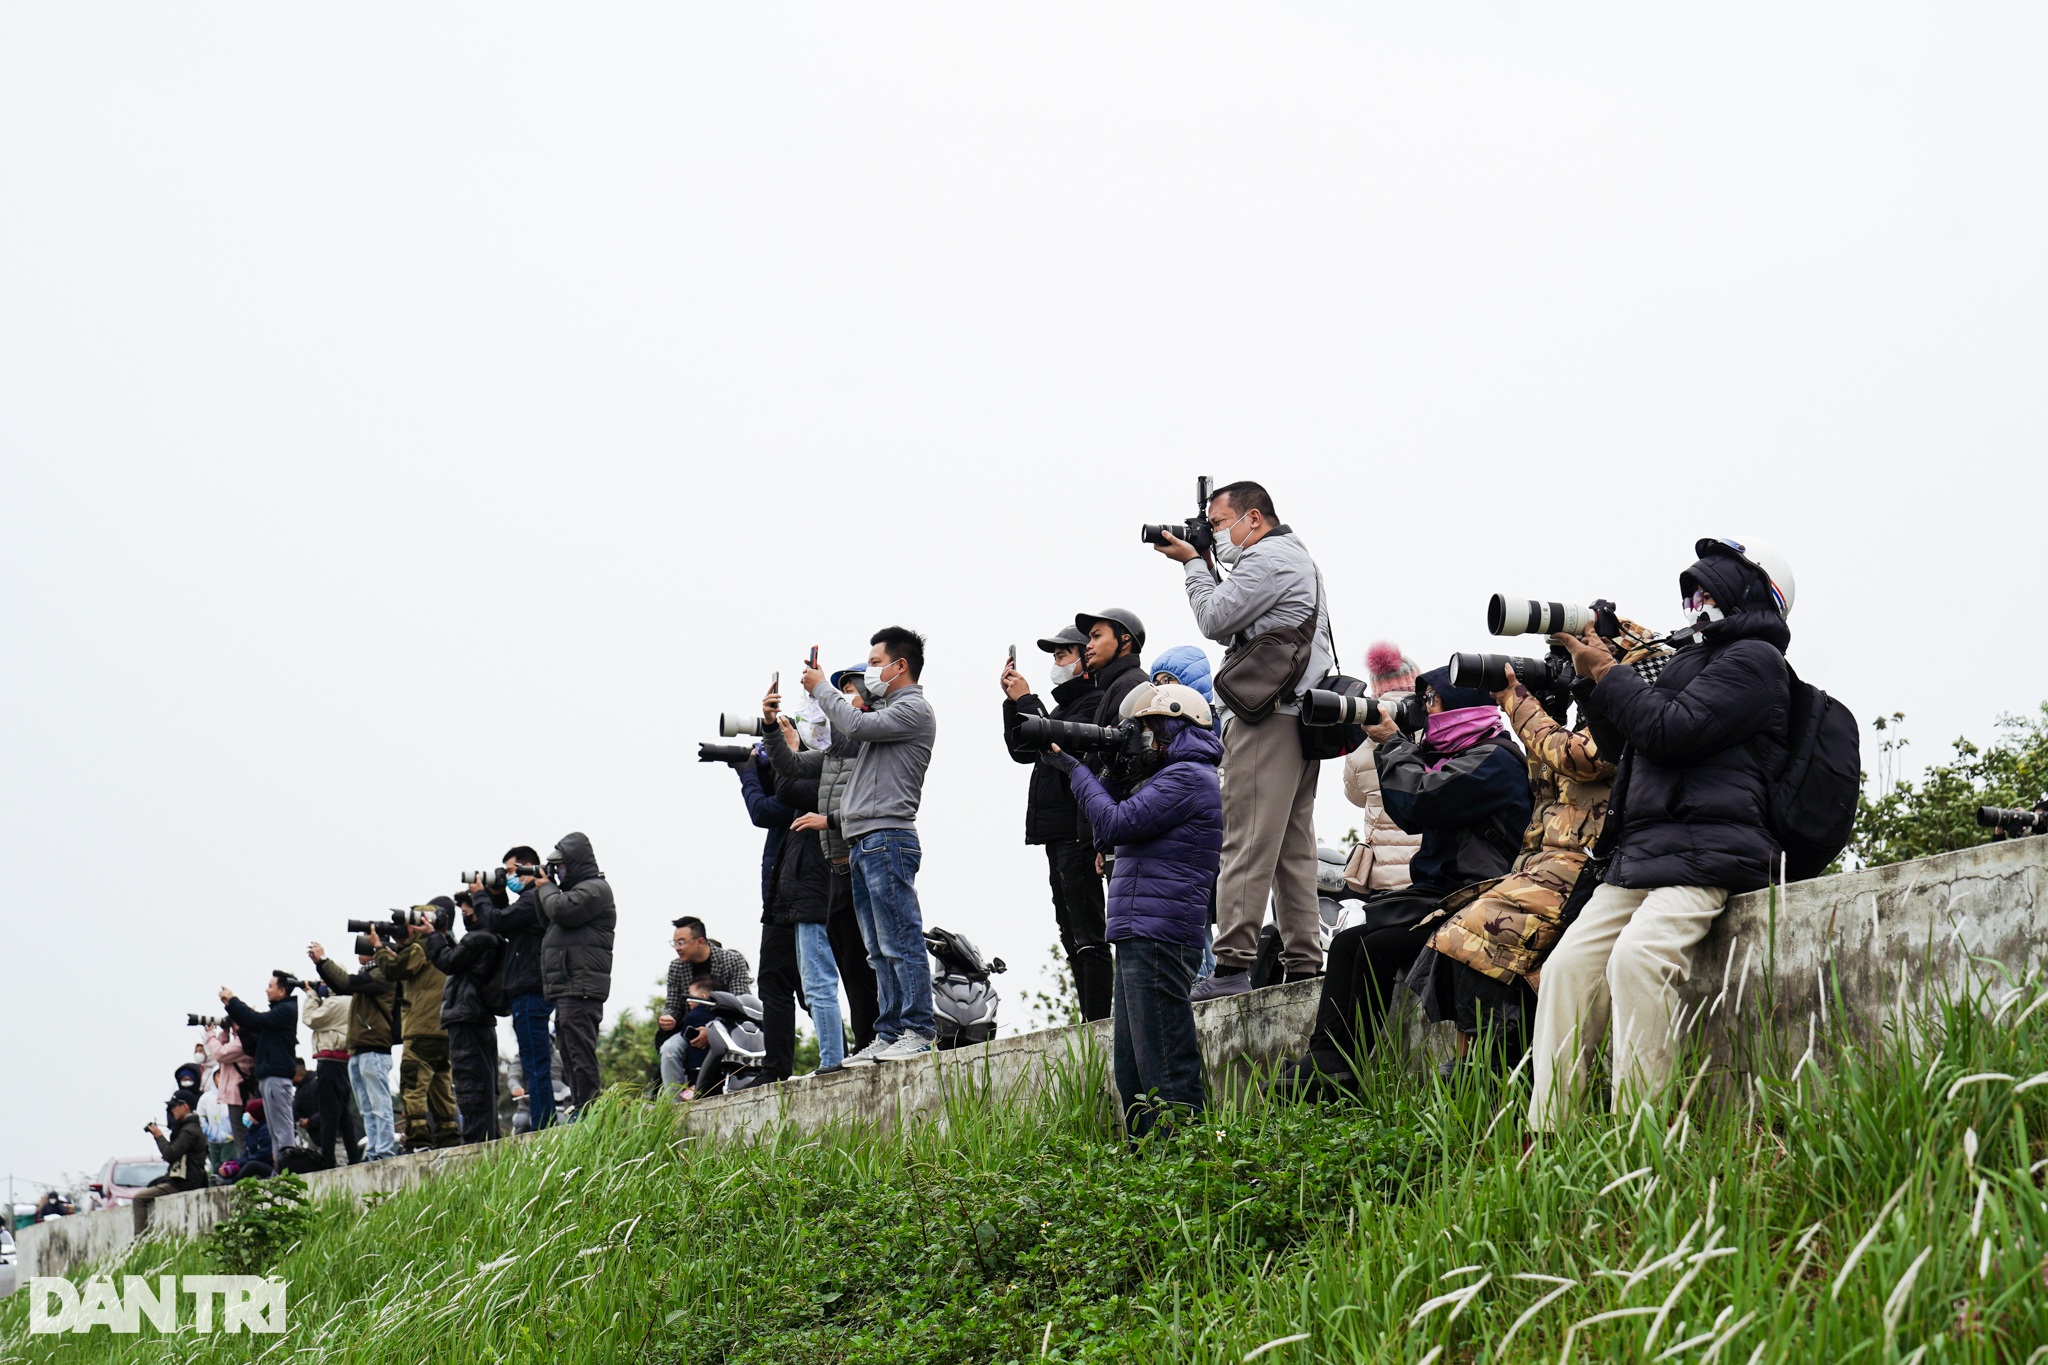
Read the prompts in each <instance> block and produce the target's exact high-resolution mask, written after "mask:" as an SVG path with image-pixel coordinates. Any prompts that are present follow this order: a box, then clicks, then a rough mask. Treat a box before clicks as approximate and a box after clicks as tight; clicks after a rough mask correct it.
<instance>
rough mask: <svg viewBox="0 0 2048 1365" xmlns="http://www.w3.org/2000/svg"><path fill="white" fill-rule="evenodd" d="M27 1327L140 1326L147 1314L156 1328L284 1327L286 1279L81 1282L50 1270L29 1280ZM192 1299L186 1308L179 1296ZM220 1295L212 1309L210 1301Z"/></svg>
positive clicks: (189, 1277) (34, 1329) (166, 1277)
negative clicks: (117, 1283) (116, 1285)
mask: <svg viewBox="0 0 2048 1365" xmlns="http://www.w3.org/2000/svg"><path fill="white" fill-rule="evenodd" d="M28 1293H29V1299H28V1330H29V1331H31V1332H90V1331H91V1330H92V1329H93V1328H95V1327H105V1328H106V1329H108V1330H109V1331H112V1332H124V1333H125V1332H140V1331H141V1330H142V1323H143V1321H144V1320H145V1319H147V1320H148V1322H149V1325H150V1326H152V1327H154V1328H155V1329H156V1330H157V1331H159V1332H177V1331H181V1330H185V1329H186V1327H187V1325H188V1324H189V1327H190V1330H192V1331H195V1332H271V1333H274V1332H282V1331H283V1330H284V1281H283V1280H273V1279H264V1278H263V1277H261V1276H258V1275H186V1276H183V1277H182V1280H181V1277H179V1276H177V1275H159V1276H158V1277H157V1278H156V1280H155V1281H154V1282H152V1281H150V1280H146V1279H144V1278H143V1277H142V1276H140V1275H124V1276H122V1277H121V1288H120V1290H119V1291H118V1292H117V1291H116V1290H115V1288H114V1282H113V1281H112V1280H111V1279H109V1278H107V1277H106V1276H104V1275H95V1276H93V1277H92V1278H90V1279H88V1280H87V1281H86V1282H85V1283H84V1284H81V1285H77V1286H74V1285H73V1284H72V1283H71V1281H69V1280H66V1279H60V1278H55V1277H49V1276H40V1275H39V1276H34V1277H32V1278H31V1279H30V1280H29V1282H28ZM184 1299H190V1300H191V1305H190V1308H189V1311H181V1310H182V1309H184V1308H185V1304H184V1303H183V1302H182V1300H184ZM216 1299H218V1300H219V1301H220V1302H219V1311H218V1312H217V1313H216V1311H215V1304H214V1301H215V1300H216Z"/></svg>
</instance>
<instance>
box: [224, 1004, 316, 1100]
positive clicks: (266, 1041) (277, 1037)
mask: <svg viewBox="0 0 2048 1365" xmlns="http://www.w3.org/2000/svg"><path fill="white" fill-rule="evenodd" d="M228 1018H230V1019H232V1020H234V1021H235V1023H237V1024H239V1025H240V1026H241V1029H242V1046H243V1047H244V1048H246V1049H248V1052H249V1055H250V1056H251V1057H253V1058H255V1061H256V1068H255V1070H254V1071H252V1072H251V1073H250V1076H251V1078H252V1079H254V1080H259V1081H262V1080H269V1079H271V1078H272V1077H282V1078H283V1079H285V1080H290V1079H291V1078H292V1071H293V1061H294V1060H295V1058H296V1055H297V1053H298V1050H299V1002H298V1001H296V1000H294V999H292V998H291V997H290V996H289V995H287V996H286V997H285V998H284V999H282V1000H280V1001H278V1002H277V1003H276V1004H274V1005H271V1006H270V1007H269V1008H268V1009H265V1010H261V1011H258V1010H256V1009H253V1008H251V1007H250V1006H249V1005H248V1004H246V1003H244V1002H243V1001H242V1000H241V999H240V998H236V999H233V1000H230V1001H228Z"/></svg>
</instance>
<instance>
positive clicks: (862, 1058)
mask: <svg viewBox="0 0 2048 1365" xmlns="http://www.w3.org/2000/svg"><path fill="white" fill-rule="evenodd" d="M891 1046H893V1040H891V1039H888V1038H877V1039H875V1041H873V1042H872V1043H869V1044H868V1045H867V1046H866V1047H864V1048H862V1049H861V1050H860V1051H858V1052H856V1053H854V1054H853V1055H852V1056H850V1057H848V1058H847V1059H846V1060H845V1061H843V1062H841V1063H840V1064H839V1065H841V1066H842V1067H847V1066H873V1065H874V1064H875V1058H876V1057H878V1056H880V1055H881V1054H882V1051H883V1049H885V1048H888V1047H891Z"/></svg>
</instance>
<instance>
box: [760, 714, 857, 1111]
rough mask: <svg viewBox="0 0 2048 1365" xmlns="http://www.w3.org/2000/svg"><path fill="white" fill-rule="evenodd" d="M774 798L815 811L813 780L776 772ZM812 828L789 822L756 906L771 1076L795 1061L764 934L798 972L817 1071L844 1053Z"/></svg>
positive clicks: (789, 1015)
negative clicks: (763, 899) (815, 1044)
mask: <svg viewBox="0 0 2048 1365" xmlns="http://www.w3.org/2000/svg"><path fill="white" fill-rule="evenodd" d="M777 728H778V729H780V730H781V731H782V734H783V738H784V740H785V741H786V742H787V743H789V744H791V745H794V744H796V743H797V742H798V741H797V735H796V731H795V728H794V727H793V726H791V725H790V723H789V721H788V720H787V719H784V720H782V721H781V723H780V725H779V726H778V727H777ZM775 803H776V804H777V805H780V806H783V807H784V808H785V809H788V810H791V811H794V812H798V813H799V814H800V815H801V814H815V813H816V812H817V807H818V783H817V780H816V779H815V778H778V779H776V781H775ZM820 832H821V831H819V830H817V829H815V828H813V827H812V826H811V825H809V824H806V823H804V822H803V821H802V820H801V819H798V820H796V821H795V822H794V823H793V824H792V825H791V827H790V828H789V831H788V832H787V834H786V835H785V836H784V838H783V840H782V844H781V847H780V848H778V849H777V850H776V853H775V865H774V867H773V868H771V869H770V870H769V874H768V895H767V900H766V902H765V904H764V905H763V907H762V910H761V923H762V928H761V988H762V989H761V1003H762V1006H763V1012H764V1015H763V1019H762V1030H763V1032H765V1033H766V1034H767V1035H768V1059H767V1069H768V1071H769V1073H770V1074H771V1075H773V1076H774V1077H775V1078H776V1079H778V1080H786V1079H788V1077H789V1075H790V1073H791V1072H792V1071H793V1070H794V1069H795V1058H794V1056H793V1050H794V1047H795V1043H796V996H795V992H794V991H792V990H791V989H790V988H789V987H788V986H786V985H784V984H782V982H781V981H779V980H778V981H776V982H775V983H774V986H773V988H772V991H773V993H772V994H771V985H770V978H769V972H768V964H769V962H770V960H771V959H770V955H769V945H770V943H771V941H772V942H774V943H775V944H776V945H777V947H776V952H775V959H776V960H777V961H778V973H779V972H780V971H782V970H787V968H785V967H783V966H781V965H780V964H781V961H782V960H784V959H786V960H787V962H788V964H789V966H793V967H794V968H795V969H796V973H797V975H798V977H799V978H800V980H801V983H802V986H803V998H804V1005H805V1008H806V1009H807V1010H809V1011H810V1015H811V1024H812V1027H813V1028H814V1029H815V1030H816V1031H817V1035H818V1071H819V1072H820V1073H825V1072H832V1071H837V1070H839V1069H840V1067H841V1065H842V1064H843V1062H844V1059H845V1056H846V1028H845V1025H844V1024H843V1023H842V1022H841V1021H840V1017H839V973H838V970H837V969H836V968H835V967H834V966H833V963H832V942H831V939H830V937H829V935H828V931H827V929H826V923H827V919H828V917H829V916H830V914H831V895H832V872H831V865H830V864H829V863H827V862H826V861H825V849H824V845H823V844H822V843H821V842H820V840H819V834H820ZM784 944H786V945H787V946H786V947H784V946H782V945H784ZM778 1016H780V1018H779V1019H778ZM770 1022H775V1023H776V1027H775V1028H773V1029H770V1028H769V1027H768V1025H769V1023H770ZM778 1035H779V1036H778ZM782 1039H787V1040H788V1041H787V1042H786V1043H785V1042H783V1041H781V1040H782Z"/></svg>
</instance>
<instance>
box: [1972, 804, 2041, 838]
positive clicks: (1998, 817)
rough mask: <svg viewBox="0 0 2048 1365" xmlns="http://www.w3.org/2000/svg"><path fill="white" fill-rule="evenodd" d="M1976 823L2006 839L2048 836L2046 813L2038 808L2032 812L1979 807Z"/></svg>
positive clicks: (1996, 807) (1997, 807)
mask: <svg viewBox="0 0 2048 1365" xmlns="http://www.w3.org/2000/svg"><path fill="white" fill-rule="evenodd" d="M2042 805H2048V802H2043V803H2042ZM1977 823H1978V824H1980V825H1982V826H1984V828H1986V829H1995V830H1997V831H1998V832H1999V833H2000V834H2003V835H2004V836H2005V837H2006V838H2008V839H2017V838H2020V837H2021V836H2022V835H2027V834H2048V812H2044V811H2043V810H2042V809H2041V808H2040V806H2036V807H2035V808H2034V809H2033V810H2006V809H2004V808H2003V807H1999V806H1979V807H1977Z"/></svg>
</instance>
